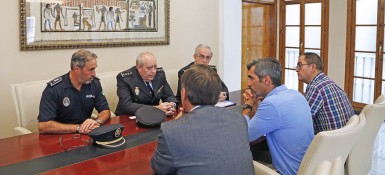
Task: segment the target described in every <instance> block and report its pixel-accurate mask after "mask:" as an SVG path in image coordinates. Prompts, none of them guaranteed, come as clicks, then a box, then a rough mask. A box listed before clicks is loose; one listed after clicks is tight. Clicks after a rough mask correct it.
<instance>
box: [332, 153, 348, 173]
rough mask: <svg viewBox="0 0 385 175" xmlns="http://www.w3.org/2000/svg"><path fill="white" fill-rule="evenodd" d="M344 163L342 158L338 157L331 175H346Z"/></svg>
mask: <svg viewBox="0 0 385 175" xmlns="http://www.w3.org/2000/svg"><path fill="white" fill-rule="evenodd" d="M344 163H345V162H344V161H343V160H342V158H341V156H338V157H337V158H335V159H334V161H333V165H332V169H331V171H330V175H344V174H345V171H344Z"/></svg>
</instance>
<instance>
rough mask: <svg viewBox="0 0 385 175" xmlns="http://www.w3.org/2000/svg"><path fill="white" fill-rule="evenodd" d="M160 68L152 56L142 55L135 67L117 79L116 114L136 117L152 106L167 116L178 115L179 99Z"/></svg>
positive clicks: (148, 54)
mask: <svg viewBox="0 0 385 175" xmlns="http://www.w3.org/2000/svg"><path fill="white" fill-rule="evenodd" d="M157 66H158V65H157V61H156V58H155V56H154V55H153V54H152V53H150V52H142V53H140V54H139V55H138V57H137V58H136V65H135V66H133V67H131V68H130V69H128V70H125V71H123V72H121V73H119V74H118V75H117V76H116V79H117V86H118V89H117V94H118V97H119V102H118V106H117V107H116V111H115V114H116V115H135V112H136V111H137V110H138V109H139V108H140V107H142V106H144V105H152V106H154V107H156V108H158V109H160V110H162V111H163V112H164V113H165V114H166V115H168V116H169V115H173V114H174V113H175V109H176V106H177V105H176V103H177V100H176V98H175V95H174V93H173V92H172V90H171V87H170V85H169V84H168V82H167V80H166V75H165V73H164V71H163V69H162V68H158V67H157ZM160 100H162V103H160Z"/></svg>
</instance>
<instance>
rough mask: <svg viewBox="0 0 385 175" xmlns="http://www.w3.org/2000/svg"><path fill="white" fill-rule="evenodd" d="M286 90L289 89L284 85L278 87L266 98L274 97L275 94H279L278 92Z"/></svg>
mask: <svg viewBox="0 0 385 175" xmlns="http://www.w3.org/2000/svg"><path fill="white" fill-rule="evenodd" d="M286 89H287V87H286V86H285V85H284V84H283V85H281V86H278V87H276V88H274V89H273V90H272V91H270V92H269V93H268V94H267V95H266V97H265V98H267V97H269V96H272V95H274V94H277V93H278V92H280V91H283V90H286Z"/></svg>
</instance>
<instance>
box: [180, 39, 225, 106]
mask: <svg viewBox="0 0 385 175" xmlns="http://www.w3.org/2000/svg"><path fill="white" fill-rule="evenodd" d="M193 57H194V60H195V61H194V62H191V63H190V64H188V65H187V66H185V67H183V68H182V69H180V70H179V71H178V90H177V92H176V99H177V100H178V102H180V100H181V99H180V89H181V84H180V78H181V77H182V75H183V73H184V72H186V71H187V70H188V69H189V68H190V67H191V66H192V65H194V64H204V65H208V66H210V67H211V68H212V69H213V70H214V71H215V72H217V68H216V67H215V66H213V65H209V63H210V60H211V58H212V57H213V53H212V52H211V48H210V46H208V45H205V44H199V45H198V46H197V47H196V48H195V53H194V55H193ZM221 84H222V88H221V93H220V95H219V97H218V98H219V99H218V101H224V100H229V96H228V94H229V90H228V89H227V87H226V85H225V83H223V81H222V80H221Z"/></svg>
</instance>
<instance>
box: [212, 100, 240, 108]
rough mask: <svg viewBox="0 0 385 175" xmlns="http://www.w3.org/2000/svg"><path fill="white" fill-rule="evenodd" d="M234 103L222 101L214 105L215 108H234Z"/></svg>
mask: <svg viewBox="0 0 385 175" xmlns="http://www.w3.org/2000/svg"><path fill="white" fill-rule="evenodd" d="M235 104H236V103H234V102H231V101H227V100H225V101H222V102H218V103H217V104H215V106H217V107H228V106H234V105H235Z"/></svg>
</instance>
